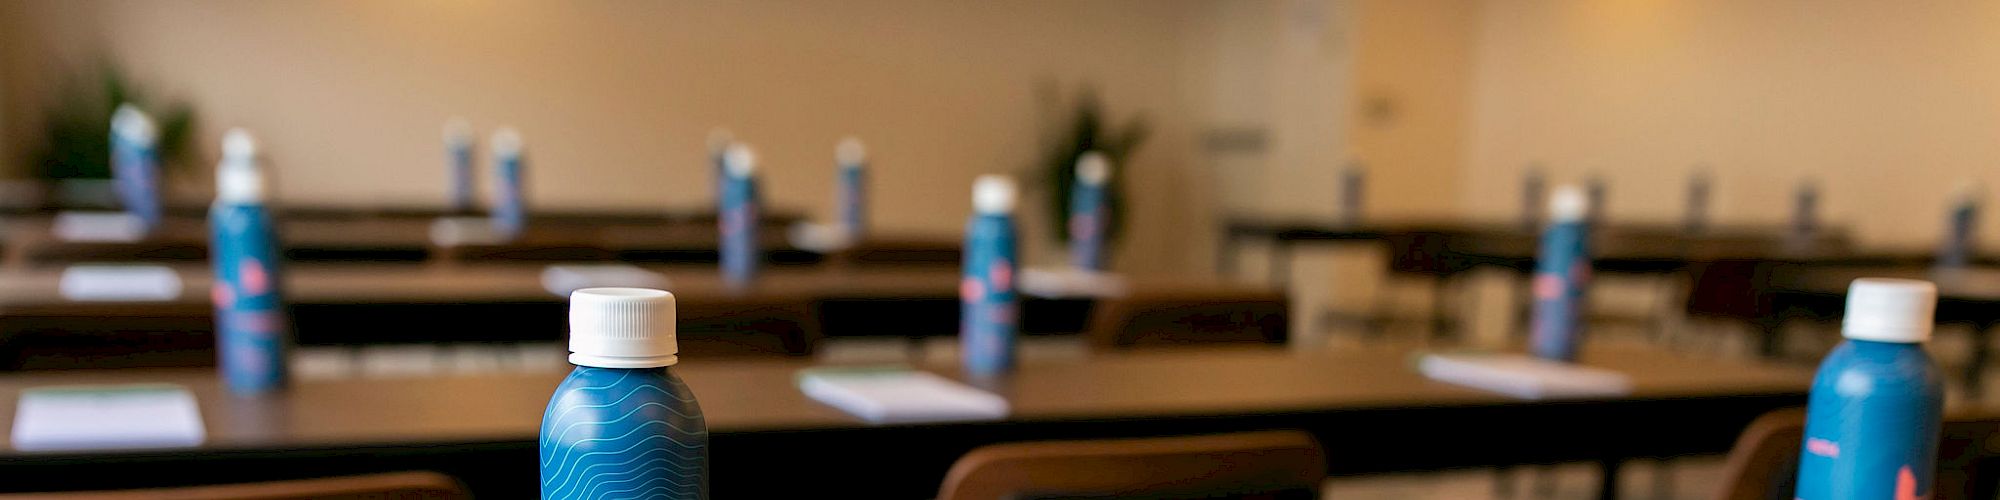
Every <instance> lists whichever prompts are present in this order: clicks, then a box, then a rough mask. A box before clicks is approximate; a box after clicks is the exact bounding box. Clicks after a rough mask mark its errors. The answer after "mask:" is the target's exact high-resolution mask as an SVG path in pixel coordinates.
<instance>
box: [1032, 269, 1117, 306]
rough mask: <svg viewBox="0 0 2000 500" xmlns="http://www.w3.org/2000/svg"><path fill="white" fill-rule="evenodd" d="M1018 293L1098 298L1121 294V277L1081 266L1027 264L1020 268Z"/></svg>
mask: <svg viewBox="0 0 2000 500" xmlns="http://www.w3.org/2000/svg"><path fill="white" fill-rule="evenodd" d="M1021 293H1024V294H1028V295H1029V296H1034V297H1041V298H1045V299H1070V298H1086V299H1102V298H1117V297H1123V296H1125V278H1124V277H1122V276H1119V275H1116V274H1111V273H1100V272H1092V271H1085V270H1081V269H1067V268H1065V269H1043V268H1028V269H1026V270H1023V271H1022V272H1021Z"/></svg>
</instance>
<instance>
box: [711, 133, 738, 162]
mask: <svg viewBox="0 0 2000 500" xmlns="http://www.w3.org/2000/svg"><path fill="white" fill-rule="evenodd" d="M734 142H736V136H735V135H732V134H730V133H729V129H726V128H722V127H716V128H713V129H709V131H708V154H709V155H711V156H712V155H719V154H722V152H723V151H724V150H727V149H729V145H730V144H731V143H734Z"/></svg>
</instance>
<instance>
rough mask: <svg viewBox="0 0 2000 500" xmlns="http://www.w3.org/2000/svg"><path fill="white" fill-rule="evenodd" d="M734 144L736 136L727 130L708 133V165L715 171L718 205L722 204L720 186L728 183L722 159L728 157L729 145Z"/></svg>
mask: <svg viewBox="0 0 2000 500" xmlns="http://www.w3.org/2000/svg"><path fill="white" fill-rule="evenodd" d="M735 143H736V136H735V135H733V134H730V133H729V129H726V128H720V127H718V128H714V129H710V130H709V131H708V165H709V168H710V169H711V170H714V171H715V196H716V203H718V204H719V203H721V202H722V186H723V185H724V184H726V183H728V181H729V166H728V164H727V162H725V161H724V157H725V156H728V153H729V145H730V144H735Z"/></svg>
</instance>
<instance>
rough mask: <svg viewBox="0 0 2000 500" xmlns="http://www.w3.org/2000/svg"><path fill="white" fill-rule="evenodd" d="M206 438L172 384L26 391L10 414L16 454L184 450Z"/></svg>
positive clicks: (185, 396) (193, 409)
mask: <svg viewBox="0 0 2000 500" xmlns="http://www.w3.org/2000/svg"><path fill="white" fill-rule="evenodd" d="M206 436H207V434H206V433H205V432H204V431H203V429H202V424H201V410H200V407H199V406H198V405H196V404H195V399H194V394H191V393H189V392H188V391H187V389H186V388H182V387H180V386H176V385H166V384H146V385H118V386H69V387H44V388H36V389H29V390H26V391H22V392H21V400H20V405H19V406H17V407H16V408H15V410H14V433H13V442H14V449H17V450H22V451H46V450H92V449H129V448H166V447H186V446H195V445H199V444H201V442H202V440H203V439H205V438H206Z"/></svg>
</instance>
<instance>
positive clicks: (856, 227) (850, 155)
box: [833, 137, 868, 244]
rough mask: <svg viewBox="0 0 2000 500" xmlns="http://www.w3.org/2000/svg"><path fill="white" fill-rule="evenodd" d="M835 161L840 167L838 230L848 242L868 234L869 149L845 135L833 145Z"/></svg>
mask: <svg viewBox="0 0 2000 500" xmlns="http://www.w3.org/2000/svg"><path fill="white" fill-rule="evenodd" d="M833 159H834V163H837V164H839V167H840V192H839V193H837V195H838V196H839V201H838V202H837V203H838V204H839V205H838V206H839V210H840V214H839V217H840V232H841V234H842V236H843V237H845V238H846V239H847V241H848V243H850V244H853V243H858V242H860V241H861V240H862V239H863V238H866V237H867V236H868V196H867V194H868V149H867V148H866V147H863V146H862V145H861V139H856V138H853V137H848V138H845V139H841V140H840V144H839V145H837V146H834V148H833Z"/></svg>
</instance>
